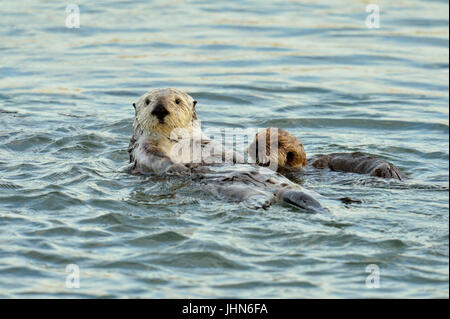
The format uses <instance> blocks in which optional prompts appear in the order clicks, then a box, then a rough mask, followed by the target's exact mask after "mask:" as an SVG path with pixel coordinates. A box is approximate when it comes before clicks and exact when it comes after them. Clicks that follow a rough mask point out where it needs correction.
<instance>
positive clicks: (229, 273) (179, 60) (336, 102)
mask: <svg viewBox="0 0 450 319" xmlns="http://www.w3.org/2000/svg"><path fill="white" fill-rule="evenodd" d="M77 4H79V6H80V13H81V19H80V22H81V27H80V28H79V29H67V28H66V27H65V18H66V13H65V5H66V4H65V3H61V2H58V1H26V2H25V3H24V2H20V3H19V2H17V1H16V2H15V1H3V2H2V9H1V10H2V20H1V22H0V26H1V28H0V30H1V31H0V39H1V41H0V171H1V174H0V296H3V297H64V296H67V297H137V296H140V297H151V298H157V297H256V296H257V297H285V298H299V297H448V257H449V255H448V251H449V250H448V235H449V233H448V203H449V188H448V160H449V156H448V153H449V142H448V141H449V140H448V133H449V130H448V126H449V122H448V58H449V53H448V47H449V41H448V3H447V2H446V1H408V2H403V1H398V2H397V1H394V2H392V3H391V2H389V3H382V4H381V16H380V28H379V29H368V28H366V26H365V19H366V17H367V15H368V13H367V12H366V11H365V6H366V3H364V2H360V1H301V2H300V1H282V2H280V1H220V2H218V1H216V2H210V1H187V2H185V3H183V4H181V3H179V2H178V1H132V2H127V1H98V2H95V4H94V3H93V2H90V1H78V2H77ZM167 86H171V87H177V88H180V89H183V90H186V91H188V92H189V93H190V94H191V95H192V96H194V97H195V98H196V99H197V100H198V101H199V103H198V105H197V109H198V114H199V117H200V118H201V119H202V122H203V126H204V127H205V128H223V127H236V128H248V127H267V126H277V127H281V128H286V129H288V130H289V131H290V132H292V133H293V134H295V135H296V136H297V137H299V138H300V140H301V141H302V142H303V144H304V145H305V149H306V152H307V153H308V154H309V155H313V154H317V153H326V152H338V151H355V150H360V151H365V152H369V153H372V154H376V155H379V156H381V157H383V158H386V159H388V160H390V161H392V162H394V163H395V164H396V165H397V166H398V167H399V168H400V169H401V170H403V171H405V172H406V173H407V174H408V175H409V179H408V180H407V181H406V182H398V181H386V180H380V179H375V178H371V177H367V176H361V175H352V174H340V173H335V172H314V171H307V172H306V173H305V174H304V175H301V176H294V177H293V179H294V180H295V181H297V182H299V183H302V184H303V185H304V186H305V187H307V188H309V189H312V190H315V191H316V192H318V193H320V194H322V195H324V196H326V197H329V198H340V197H344V196H345V197H350V198H352V199H358V200H360V201H361V203H359V204H358V203H351V204H345V203H342V202H338V201H331V202H330V207H329V208H330V209H331V210H332V212H333V213H332V214H331V215H329V216H322V215H312V214H303V213H302V212H301V211H299V210H297V209H295V208H292V207H287V206H274V207H271V208H270V209H268V210H266V211H252V210H248V209H245V208H243V207H242V206H239V205H236V204H234V203H226V202H221V201H218V200H214V199H212V198H210V197H208V196H207V195H205V194H203V193H202V189H201V188H199V187H196V186H195V185H191V183H189V181H186V180H183V179H178V180H175V179H169V178H164V177H155V176H131V175H128V174H126V173H125V172H124V171H123V167H124V166H125V165H126V164H127V161H128V154H127V151H126V149H127V145H128V139H129V137H130V135H131V125H132V118H133V115H134V113H133V109H132V106H131V104H132V103H133V102H134V101H135V100H136V99H137V98H138V97H139V96H140V95H141V94H143V93H144V92H145V91H147V90H148V89H149V88H155V87H167ZM72 263H74V264H77V265H78V266H79V267H80V275H81V280H80V286H81V287H80V289H77V290H73V289H67V288H65V286H64V283H65V280H66V276H67V274H66V272H65V269H66V266H67V265H68V264H72ZM369 264H376V265H378V266H379V268H380V272H381V278H380V288H378V289H367V288H366V285H365V282H366V277H367V275H368V274H367V273H366V272H365V269H366V266H367V265H369Z"/></svg>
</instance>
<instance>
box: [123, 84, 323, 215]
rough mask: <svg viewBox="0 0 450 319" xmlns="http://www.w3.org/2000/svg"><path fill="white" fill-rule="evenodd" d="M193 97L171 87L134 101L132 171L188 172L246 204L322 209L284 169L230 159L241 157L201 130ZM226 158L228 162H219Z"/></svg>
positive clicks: (211, 189) (215, 190)
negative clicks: (188, 150)
mask: <svg viewBox="0 0 450 319" xmlns="http://www.w3.org/2000/svg"><path fill="white" fill-rule="evenodd" d="M196 103H197V102H196V101H195V100H194V99H193V98H192V97H191V96H189V95H188V94H186V93H184V92H182V91H179V90H177V89H173V88H167V89H157V90H153V91H150V92H148V93H146V94H144V95H142V96H141V97H140V98H139V99H138V101H137V102H136V103H133V106H134V108H135V118H134V125H133V128H134V133H133V136H132V137H131V139H130V143H129V147H128V152H129V154H130V166H129V168H130V171H131V172H132V173H146V172H154V173H158V174H183V175H186V176H192V177H193V182H199V183H201V184H204V187H203V189H204V190H205V191H208V192H212V193H214V194H217V195H219V196H221V197H225V198H227V199H229V200H232V201H237V202H241V203H243V204H244V205H246V206H248V207H251V208H267V207H268V206H270V205H271V204H273V203H275V202H280V201H281V202H285V203H289V204H292V205H295V206H298V207H300V208H303V209H305V210H306V211H311V212H326V211H327V210H326V209H324V208H323V207H322V206H321V205H320V203H319V202H318V201H317V200H316V199H315V197H316V198H317V197H319V196H320V195H319V194H315V193H312V192H310V191H308V190H305V189H304V188H302V187H301V186H300V185H298V184H295V183H293V182H291V181H290V180H289V179H287V178H286V177H284V176H283V175H281V174H279V173H277V172H275V171H273V170H271V169H269V168H266V167H259V166H257V165H250V164H245V163H244V164H234V163H243V161H241V160H242V159H241V158H240V157H239V156H238V155H237V154H235V152H233V151H232V150H227V149H224V148H222V146H221V145H217V143H215V142H214V141H212V140H211V139H208V138H207V137H205V136H204V135H203V134H202V132H201V130H200V127H199V124H198V121H197V115H196V111H195V106H196ZM186 136H187V137H188V138H186ZM186 141H187V143H184V142H186ZM183 143H184V144H183ZM186 144H188V146H189V147H188V148H189V149H192V150H200V152H199V153H200V158H199V154H198V153H197V152H195V151H194V152H187V153H186V152H182V151H181V152H180V149H181V150H183V148H182V147H181V148H180V145H186ZM205 154H206V155H205ZM226 158H229V159H232V162H231V163H223V159H226ZM229 164H231V165H229Z"/></svg>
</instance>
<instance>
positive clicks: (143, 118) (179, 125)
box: [133, 88, 197, 137]
mask: <svg viewBox="0 0 450 319" xmlns="http://www.w3.org/2000/svg"><path fill="white" fill-rule="evenodd" d="M196 104H197V101H195V100H194V99H193V98H192V97H191V96H190V95H188V94H186V93H184V92H182V91H180V90H177V89H173V88H167V89H157V90H153V91H150V92H148V93H146V94H144V95H142V96H141V97H140V98H139V100H138V101H137V102H136V103H133V106H134V108H135V110H136V116H135V125H136V124H137V125H139V126H140V127H141V129H142V130H143V131H144V132H146V133H150V134H152V133H156V134H158V135H163V136H166V137H170V134H171V132H172V130H174V129H190V128H192V125H193V122H194V121H195V120H196V119H197V115H196V112H195V105H196Z"/></svg>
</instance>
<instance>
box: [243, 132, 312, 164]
mask: <svg viewBox="0 0 450 319" xmlns="http://www.w3.org/2000/svg"><path fill="white" fill-rule="evenodd" d="M273 134H275V135H273ZM261 142H262V143H263V145H260V143H261ZM264 143H265V145H264ZM259 148H261V150H259ZM248 151H249V155H250V156H251V157H253V156H255V155H256V158H255V160H256V163H257V164H258V165H262V166H267V165H269V163H277V165H278V170H297V169H300V168H301V167H303V166H306V153H305V149H304V148H303V144H302V143H301V142H300V141H299V140H298V139H297V138H296V137H295V136H294V135H292V134H291V133H289V132H288V131H286V130H283V129H277V128H266V129H264V130H262V131H260V132H258V133H257V134H256V136H255V139H254V140H253V142H252V143H251V144H250V145H249V150H248ZM261 151H262V152H261ZM274 152H275V153H274Z"/></svg>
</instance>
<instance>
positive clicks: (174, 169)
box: [166, 163, 189, 174]
mask: <svg viewBox="0 0 450 319" xmlns="http://www.w3.org/2000/svg"><path fill="white" fill-rule="evenodd" d="M183 172H189V168H187V167H186V166H184V165H183V164H178V163H175V164H172V165H170V166H169V167H168V168H167V169H166V173H176V174H177V173H178V174H179V173H183Z"/></svg>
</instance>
